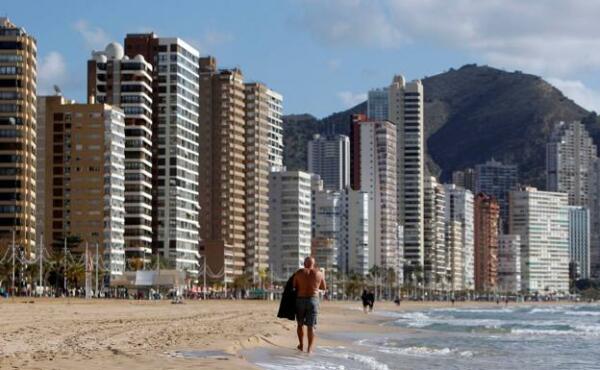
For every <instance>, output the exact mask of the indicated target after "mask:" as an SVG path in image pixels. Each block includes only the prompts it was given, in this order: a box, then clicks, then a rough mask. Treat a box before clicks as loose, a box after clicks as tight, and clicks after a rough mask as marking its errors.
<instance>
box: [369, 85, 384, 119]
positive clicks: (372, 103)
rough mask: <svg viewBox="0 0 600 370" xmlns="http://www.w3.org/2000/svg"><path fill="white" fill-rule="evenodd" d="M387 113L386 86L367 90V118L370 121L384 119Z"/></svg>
mask: <svg viewBox="0 0 600 370" xmlns="http://www.w3.org/2000/svg"><path fill="white" fill-rule="evenodd" d="M388 115H389V92H388V88H387V87H384V88H381V89H373V90H369V92H368V94H367V118H368V119H369V120H372V121H385V120H387V119H388Z"/></svg>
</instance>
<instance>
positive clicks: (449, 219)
mask: <svg viewBox="0 0 600 370" xmlns="http://www.w3.org/2000/svg"><path fill="white" fill-rule="evenodd" d="M444 191H445V196H446V199H445V203H446V207H445V209H446V217H445V219H446V224H449V225H450V233H449V235H450V237H451V238H453V239H454V238H456V234H457V232H458V230H457V228H459V227H460V235H461V242H460V243H456V242H454V244H455V245H456V247H451V248H450V249H451V250H452V252H451V253H454V255H453V257H451V259H453V260H455V261H458V260H460V261H461V262H462V263H461V264H462V271H461V272H460V273H458V272H456V271H453V272H452V274H457V275H456V276H459V277H460V278H461V279H462V280H461V281H458V280H453V283H454V286H455V287H460V289H466V290H473V289H474V288H475V235H474V227H475V215H474V211H475V210H474V199H473V193H471V191H470V190H467V189H464V188H461V187H458V186H456V185H454V184H445V185H444ZM453 222H454V223H453ZM458 246H460V247H461V248H462V250H460V251H459V249H458ZM456 253H461V254H462V256H461V257H462V258H461V257H459V256H457V255H456ZM451 265H452V266H455V267H452V268H457V266H459V264H458V263H452V264H451Z"/></svg>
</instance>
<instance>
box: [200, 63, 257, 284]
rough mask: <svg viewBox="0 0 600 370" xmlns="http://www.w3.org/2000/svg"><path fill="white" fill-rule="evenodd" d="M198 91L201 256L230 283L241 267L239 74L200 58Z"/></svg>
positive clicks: (241, 104)
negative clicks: (219, 67)
mask: <svg viewBox="0 0 600 370" xmlns="http://www.w3.org/2000/svg"><path fill="white" fill-rule="evenodd" d="M199 91H200V128H199V132H200V137H201V138H202V140H200V153H201V155H200V162H199V163H200V167H199V168H200V173H201V174H202V176H201V177H200V209H201V210H202V213H201V216H200V236H201V251H202V252H203V254H204V255H205V256H206V258H207V259H206V261H207V264H208V266H209V267H210V268H211V269H212V270H213V271H221V270H223V271H224V280H225V281H226V282H233V279H234V278H235V277H236V276H240V275H242V274H243V273H244V269H245V266H246V254H245V243H246V112H245V109H246V105H245V104H246V102H245V86H244V78H243V75H242V72H241V71H240V70H239V69H221V70H219V69H217V65H216V61H215V59H214V58H212V57H204V58H201V59H200V90H199ZM262 165H263V166H268V163H263V164H262ZM259 248H260V247H259Z"/></svg>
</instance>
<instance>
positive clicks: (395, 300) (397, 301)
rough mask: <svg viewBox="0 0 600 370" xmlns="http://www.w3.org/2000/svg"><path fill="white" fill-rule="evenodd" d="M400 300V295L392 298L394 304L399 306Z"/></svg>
mask: <svg viewBox="0 0 600 370" xmlns="http://www.w3.org/2000/svg"><path fill="white" fill-rule="evenodd" d="M400 302H402V300H401V299H400V296H397V297H396V299H394V303H395V304H396V306H400Z"/></svg>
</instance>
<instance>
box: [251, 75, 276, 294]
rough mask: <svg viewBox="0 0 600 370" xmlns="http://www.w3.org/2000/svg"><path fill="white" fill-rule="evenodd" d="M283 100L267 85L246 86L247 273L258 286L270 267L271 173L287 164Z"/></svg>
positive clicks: (253, 84)
mask: <svg viewBox="0 0 600 370" xmlns="http://www.w3.org/2000/svg"><path fill="white" fill-rule="evenodd" d="M282 100H283V97H282V96H281V95H280V94H278V93H276V92H275V91H273V90H271V89H269V88H268V87H266V86H265V85H263V84H260V83H247V84H246V85H245V107H246V130H245V131H246V137H245V139H246V189H245V190H246V210H245V217H246V249H245V254H246V260H245V264H246V269H245V270H246V272H247V273H248V274H250V275H251V276H252V281H253V282H254V283H258V282H259V275H260V272H261V271H263V272H264V271H265V270H266V269H267V268H268V267H269V173H270V172H271V171H273V170H274V169H280V168H281V167H282V165H283V129H282V127H281V125H282V120H281V116H282Z"/></svg>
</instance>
